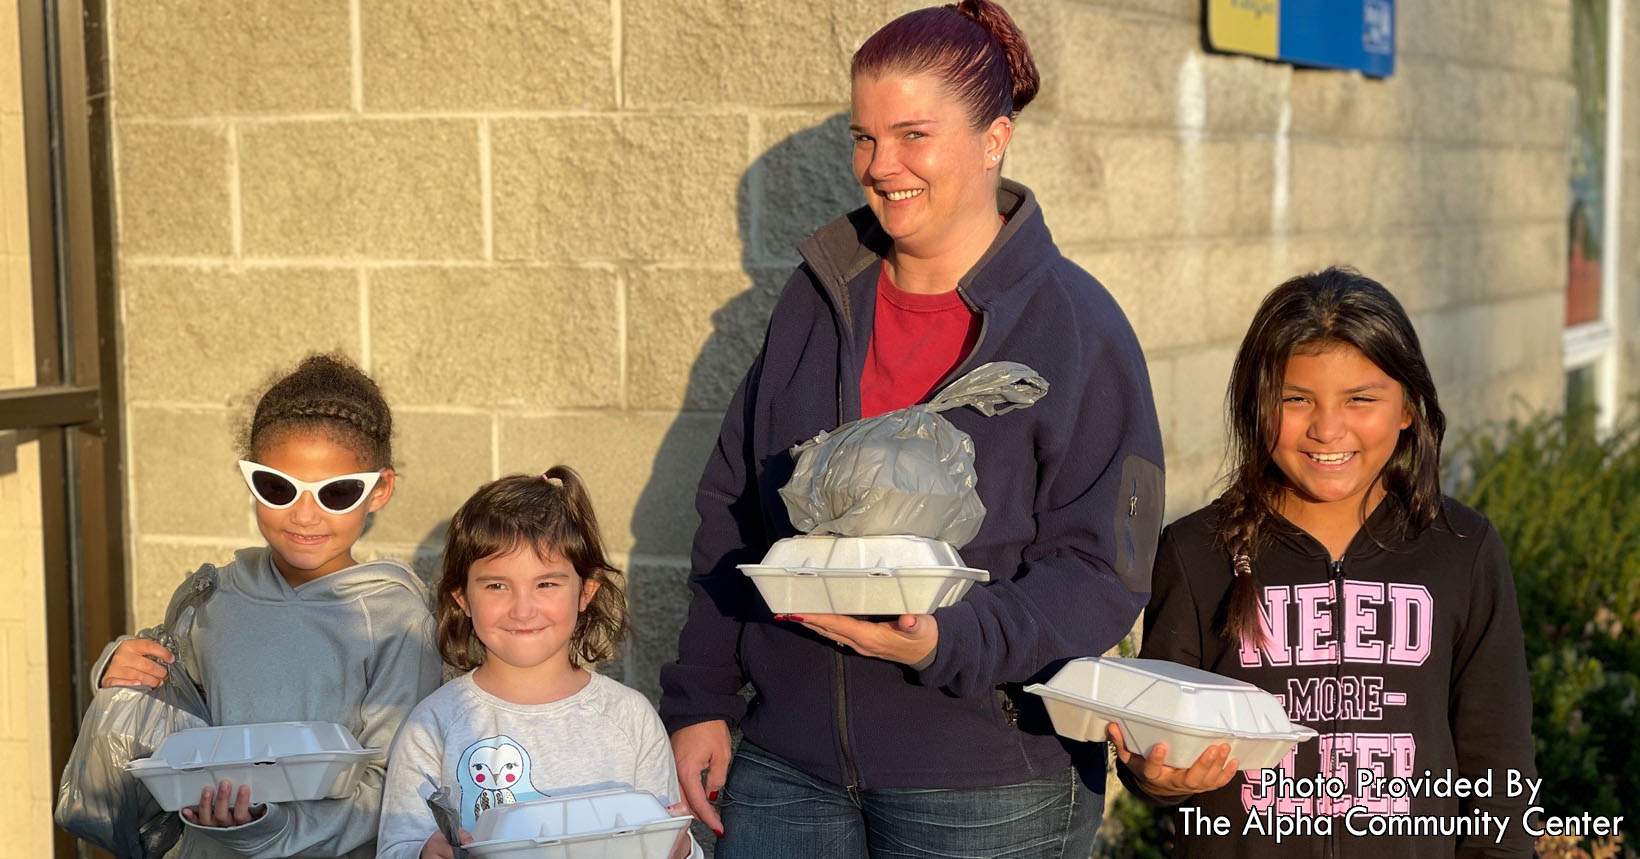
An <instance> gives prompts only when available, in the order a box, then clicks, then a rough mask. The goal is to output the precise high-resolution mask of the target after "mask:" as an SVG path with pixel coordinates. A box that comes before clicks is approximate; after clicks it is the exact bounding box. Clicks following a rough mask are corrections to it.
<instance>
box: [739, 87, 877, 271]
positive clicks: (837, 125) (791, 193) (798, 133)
mask: <svg viewBox="0 0 1640 859" xmlns="http://www.w3.org/2000/svg"><path fill="white" fill-rule="evenodd" d="M848 122H849V120H848V114H847V113H833V114H830V115H829V116H827V115H820V114H810V115H802V116H775V117H768V118H764V119H761V120H760V121H759V123H758V128H757V133H758V136H759V140H758V144H757V147H758V151H759V154H758V155H757V157H756V158H755V159H754V160H753V161H752V166H751V168H750V169H748V170H747V171H746V172H745V173H744V174H743V175H742V178H741V182H740V187H739V189H738V190H737V192H736V194H735V200H736V206H737V207H738V210H739V223H740V229H741V241H742V243H743V245H744V255H745V256H748V257H751V258H752V259H754V260H756V261H772V260H780V261H784V262H787V263H792V264H795V263H796V262H797V260H798V254H797V246H798V245H799V244H801V243H802V242H803V241H804V240H805V239H807V238H808V237H809V235H810V234H812V233H813V232H814V231H815V230H817V229H819V228H820V227H822V226H825V225H826V224H828V223H830V222H831V221H833V220H835V219H837V218H839V217H841V216H842V215H844V214H846V213H848V212H850V211H852V210H854V209H857V208H859V207H860V206H862V205H865V197H864V194H863V193H862V191H861V189H860V183H859V182H858V181H857V180H856V179H855V176H854V170H853V166H852V165H853V161H852V159H853V146H852V143H853V140H852V138H851V137H850V136H849V130H848ZM752 229H755V230H756V233H757V235H756V236H751V237H749V236H748V235H747V231H748V230H752Z"/></svg>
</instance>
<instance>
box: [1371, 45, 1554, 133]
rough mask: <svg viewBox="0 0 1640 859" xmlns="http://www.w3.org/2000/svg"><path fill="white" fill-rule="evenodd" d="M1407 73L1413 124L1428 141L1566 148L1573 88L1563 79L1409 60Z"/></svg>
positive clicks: (1449, 63) (1404, 68)
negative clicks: (1410, 85)
mask: <svg viewBox="0 0 1640 859" xmlns="http://www.w3.org/2000/svg"><path fill="white" fill-rule="evenodd" d="M1398 73H1403V74H1406V75H1407V76H1408V77H1407V79H1408V81H1409V82H1412V83H1413V84H1414V86H1412V87H1411V89H1410V96H1411V98H1410V101H1411V105H1412V111H1413V123H1414V126H1415V128H1416V129H1417V130H1418V132H1419V137H1421V138H1424V139H1429V140H1447V141H1464V142H1469V141H1474V142H1488V143H1498V144H1504V145H1510V146H1556V147H1562V148H1564V147H1565V146H1566V145H1567V139H1568V135H1569V134H1570V132H1571V124H1570V123H1571V117H1572V103H1573V98H1574V95H1575V93H1574V91H1573V88H1572V87H1571V85H1570V84H1569V83H1568V82H1567V81H1565V80H1562V79H1558V78H1547V77H1544V76H1542V75H1538V74H1531V73H1522V72H1511V71H1506V70H1501V69H1497V68H1479V67H1475V66H1467V65H1463V64H1459V63H1454V62H1447V61H1435V60H1420V59H1412V60H1408V61H1407V62H1406V63H1404V64H1403V67H1402V70H1401V71H1400V72H1398Z"/></svg>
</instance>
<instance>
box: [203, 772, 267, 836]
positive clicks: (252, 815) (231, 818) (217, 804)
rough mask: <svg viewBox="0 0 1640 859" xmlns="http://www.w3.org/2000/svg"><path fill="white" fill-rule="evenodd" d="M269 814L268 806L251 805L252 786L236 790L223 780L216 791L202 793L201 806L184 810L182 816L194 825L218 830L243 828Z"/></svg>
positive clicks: (206, 790) (231, 784) (244, 785)
mask: <svg viewBox="0 0 1640 859" xmlns="http://www.w3.org/2000/svg"><path fill="white" fill-rule="evenodd" d="M236 794H237V795H236ZM267 812H268V807H267V806H265V805H254V806H253V805H251V786H250V785H248V784H243V785H240V786H239V790H238V791H235V790H234V788H233V783H232V782H229V781H228V780H227V779H223V780H222V782H221V783H220V784H218V785H217V786H216V787H215V788H209V787H208V788H205V789H204V790H203V791H200V794H199V807H198V808H184V809H183V810H182V816H183V817H184V818H186V819H187V821H188V822H189V823H191V824H193V825H195V826H204V827H207V828H211V829H216V828H226V827H229V826H244V825H245V824H247V823H250V822H251V821H253V820H257V819H259V818H261V817H262V815H264V814H266V813H267Z"/></svg>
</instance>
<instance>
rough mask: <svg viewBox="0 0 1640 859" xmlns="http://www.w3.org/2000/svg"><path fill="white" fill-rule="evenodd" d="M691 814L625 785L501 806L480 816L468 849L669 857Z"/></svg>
mask: <svg viewBox="0 0 1640 859" xmlns="http://www.w3.org/2000/svg"><path fill="white" fill-rule="evenodd" d="M693 819H694V818H692V817H687V816H686V817H672V816H670V815H668V814H667V813H666V806H665V805H663V804H661V801H660V800H658V799H656V798H655V795H654V794H651V793H649V792H647V791H641V790H632V789H629V788H621V789H615V790H598V791H590V792H587V793H578V794H569V795H566V796H557V797H548V798H546V799H532V800H529V801H527V802H515V803H509V804H507V805H498V806H496V807H494V808H491V809H489V810H487V811H485V812H484V813H482V814H480V815H479V816H478V822H477V823H475V824H473V832H472V836H473V840H472V842H471V843H469V844H467V845H466V846H465V849H466V851H467V852H468V853H469V854H471V855H473V856H478V857H486V859H487V857H505V859H666V857H667V856H668V855H669V854H670V853H671V852H672V845H673V844H676V843H677V840H678V833H680V832H682V831H683V830H685V829H688V828H689V823H690V821H691V820H693Z"/></svg>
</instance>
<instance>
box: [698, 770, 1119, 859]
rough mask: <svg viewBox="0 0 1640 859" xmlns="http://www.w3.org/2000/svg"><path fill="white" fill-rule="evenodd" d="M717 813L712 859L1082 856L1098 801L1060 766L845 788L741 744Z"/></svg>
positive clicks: (1039, 858) (1025, 858) (1062, 858)
mask: <svg viewBox="0 0 1640 859" xmlns="http://www.w3.org/2000/svg"><path fill="white" fill-rule="evenodd" d="M719 810H720V811H721V813H722V815H723V829H724V837H723V839H722V840H721V841H719V842H718V844H717V859H785V857H793V859H797V858H798V857H800V859H868V857H869V859H1086V857H1087V856H1088V854H1089V853H1090V852H1092V850H1093V835H1094V832H1095V830H1097V829H1098V828H1099V819H1100V817H1101V816H1102V815H1103V814H1104V803H1103V801H1102V798H1101V797H1100V796H1098V795H1096V794H1095V793H1094V792H1093V791H1091V790H1089V789H1088V788H1087V787H1086V786H1084V785H1083V784H1082V780H1081V779H1079V778H1077V776H1076V771H1075V770H1074V769H1073V768H1071V767H1066V768H1065V771H1064V772H1063V773H1060V774H1059V775H1057V776H1055V777H1053V778H1045V779H1038V780H1036V781H1027V782H1022V783H1020V784H1010V785H1004V786H1002V787H983V788H969V789H962V790H927V789H901V788H877V789H871V790H858V791H850V790H848V789H847V788H844V787H839V786H838V785H835V784H832V783H830V782H827V781H822V780H820V779H817V778H813V777H811V776H808V775H804V774H803V773H802V772H799V771H798V770H797V769H796V768H794V767H792V766H791V765H790V764H788V763H786V762H785V761H783V760H781V759H780V758H778V757H775V756H774V755H772V754H770V753H769V752H767V751H764V750H763V749H760V748H758V747H757V746H754V745H752V744H751V743H750V742H746V741H742V742H741V744H740V748H739V750H738V751H737V752H736V753H735V757H734V760H733V762H732V763H731V764H730V766H729V779H728V783H727V784H725V785H724V786H723V795H722V798H721V803H720V806H719Z"/></svg>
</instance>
